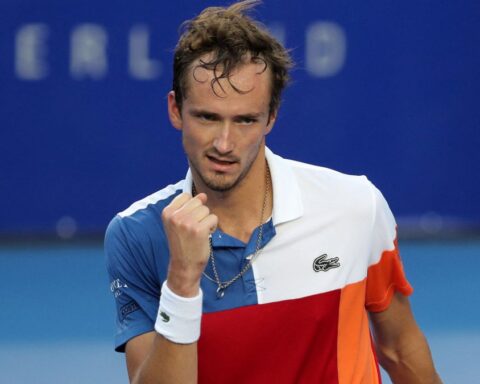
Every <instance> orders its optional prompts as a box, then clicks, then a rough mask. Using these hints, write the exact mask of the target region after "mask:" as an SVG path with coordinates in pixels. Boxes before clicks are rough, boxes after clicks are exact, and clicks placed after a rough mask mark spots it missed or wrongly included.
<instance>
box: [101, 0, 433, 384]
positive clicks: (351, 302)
mask: <svg viewBox="0 0 480 384" xmlns="http://www.w3.org/2000/svg"><path fill="white" fill-rule="evenodd" d="M256 4H257V1H242V2H239V3H235V4H233V5H231V6H229V7H213V8H207V9H205V10H204V11H203V12H201V13H200V15H198V16H197V17H195V18H194V19H193V20H190V21H188V22H187V23H186V24H185V26H184V27H185V28H184V32H183V34H182V35H181V37H180V40H179V42H178V45H177V47H176V50H175V56H174V80H173V89H172V91H170V93H169V94H168V113H169V116H170V121H171V123H172V125H173V127H175V128H176V129H178V130H179V131H181V134H182V140H183V147H184V150H185V154H186V156H187V159H188V163H189V169H188V171H187V172H186V176H185V177H184V178H183V179H182V180H181V181H179V182H178V183H176V184H172V185H169V186H166V187H165V188H163V189H161V190H160V191H158V192H155V193H153V194H152V195H150V196H148V197H146V198H145V199H143V200H140V201H138V202H136V203H134V204H133V205H132V206H130V207H129V208H128V209H126V210H125V211H123V212H121V213H119V214H118V215H117V216H116V217H115V218H114V219H113V220H112V222H111V223H110V225H109V227H108V230H107V233H106V239H105V252H106V257H107V268H108V272H109V275H110V278H111V290H112V292H113V294H114V297H115V302H116V308H117V333H116V340H115V343H116V350H117V351H121V352H125V353H126V361H127V368H128V374H129V377H130V380H131V382H133V383H148V384H152V383H168V384H172V383H208V384H212V383H213V384H214V383H221V384H226V383H248V384H252V383H253V384H255V383H277V384H282V383H285V384H294V383H306V384H311V383H322V384H333V383H341V384H347V383H348V384H352V383H363V384H374V383H380V382H381V377H380V371H379V365H378V362H379V363H380V364H381V365H382V366H383V367H384V368H385V369H386V370H387V372H388V374H389V375H390V377H391V379H392V381H393V382H394V383H402V384H405V383H408V384H415V383H440V382H441V381H440V378H439V377H438V375H437V373H436V371H435V368H434V365H433V362H432V357H431V354H430V350H429V347H428V345H427V342H426V340H425V337H424V336H423V334H422V332H421V331H420V329H419V327H418V326H417V324H416V322H415V320H414V317H413V315H412V311H411V309H410V305H409V300H408V295H410V294H411V293H412V287H411V286H410V284H409V282H408V281H407V279H406V277H405V274H404V271H403V267H402V263H401V260H400V256H399V252H398V247H397V240H396V224H395V220H394V218H393V215H392V213H391V211H390V209H389V207H388V204H387V203H386V201H385V199H384V198H383V196H382V194H381V193H380V191H379V190H378V189H377V188H375V186H373V185H372V184H371V183H370V181H369V180H368V179H367V178H366V177H364V176H350V175H345V174H342V173H339V172H336V171H333V170H330V169H327V168H323V167H319V166H314V165H309V164H305V163H300V162H296V161H291V160H287V159H284V158H282V157H280V156H279V155H276V154H274V153H273V152H272V151H271V150H270V149H268V148H267V147H266V144H265V139H266V137H267V135H268V134H269V133H270V131H271V130H272V128H273V126H274V124H275V120H276V117H277V113H278V109H279V104H280V99H281V93H282V90H283V89H284V87H285V86H286V84H287V82H288V73H289V69H290V68H291V66H292V63H291V59H290V56H289V54H288V52H287V51H286V50H285V48H284V47H282V46H281V44H279V43H278V42H277V41H276V40H275V39H274V38H273V37H272V36H271V35H270V34H269V33H268V32H267V31H266V30H265V29H264V28H263V27H261V26H260V25H259V24H258V23H257V22H255V21H254V20H253V19H252V18H251V17H250V16H248V10H250V9H251V8H252V7H254V6H255V5H256ZM292 129H295V130H299V129H301V127H292ZM370 323H371V325H372V332H371V331H370V327H369V324H370Z"/></svg>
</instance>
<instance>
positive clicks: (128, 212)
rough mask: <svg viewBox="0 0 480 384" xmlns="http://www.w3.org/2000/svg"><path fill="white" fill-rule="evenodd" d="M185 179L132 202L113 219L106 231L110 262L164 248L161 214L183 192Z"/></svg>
mask: <svg viewBox="0 0 480 384" xmlns="http://www.w3.org/2000/svg"><path fill="white" fill-rule="evenodd" d="M183 183H184V181H183V180H182V181H180V182H178V183H177V184H172V185H169V186H167V187H165V188H163V189H161V190H159V191H157V192H155V193H152V194H151V195H149V196H146V197H145V198H143V199H141V200H138V201H136V202H134V203H133V204H131V205H130V206H129V207H128V208H127V209H125V210H123V211H121V212H119V213H118V214H116V215H115V217H114V218H113V219H112V220H111V221H110V223H109V225H108V227H107V230H106V232H105V241H104V247H105V254H106V257H107V264H110V263H116V262H121V261H122V260H124V261H126V259H129V260H130V259H131V258H132V257H133V258H136V259H140V258H142V259H145V258H149V256H151V254H152V250H155V251H158V250H159V249H162V248H163V247H164V246H163V243H165V241H166V240H165V234H164V229H163V225H162V220H161V214H162V211H163V209H164V208H165V206H167V205H168V204H169V203H170V202H171V201H172V199H173V198H174V197H175V196H176V195H178V194H179V193H181V192H182V190H183Z"/></svg>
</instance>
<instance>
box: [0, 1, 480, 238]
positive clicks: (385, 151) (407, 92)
mask: <svg viewBox="0 0 480 384" xmlns="http://www.w3.org/2000/svg"><path fill="white" fill-rule="evenodd" d="M212 4H214V5H215V4H216V5H218V4H225V2H221V1H220V2H219V1H199V0H196V1H175V2H173V1H169V2H159V1H154V0H145V1H142V2H137V3H133V2H131V1H113V0H98V1H93V0H82V1H80V0H71V1H68V2H65V1H60V0H45V1H42V2H36V1H33V0H1V2H0V235H8V234H30V233H45V234H53V233H58V234H59V235H60V236H62V237H70V236H73V235H75V234H82V233H83V234H87V233H100V232H102V231H103V230H104V228H105V226H106V224H107V223H108V221H109V220H110V218H111V217H112V216H113V215H114V214H115V213H116V212H118V211H119V210H122V209H124V208H126V207H127V206H128V205H129V204H130V203H131V202H133V201H134V200H136V199H139V198H141V197H143V196H145V195H146V194H149V193H151V192H153V191H155V190H158V189H160V188H161V187H163V186H164V185H165V184H166V183H171V182H175V181H177V180H178V179H180V178H182V177H183V175H184V174H185V171H186V161H185V159H184V156H183V152H182V148H181V143H180V136H179V133H178V132H177V131H175V130H174V129H173V128H171V127H170V124H169V122H168V119H167V115H166V100H165V95H166V94H167V92H168V91H169V90H170V85H171V73H170V72H171V70H170V67H171V56H172V55H171V52H172V50H173V48H174V46H175V43H176V40H177V38H178V26H179V25H180V23H181V22H182V21H183V20H185V19H187V18H190V17H192V16H193V15H194V14H196V13H198V11H200V10H201V9H203V8H204V7H205V6H207V5H212ZM255 14H256V15H257V17H258V18H259V19H260V20H262V21H263V22H264V23H265V24H266V25H267V26H269V28H270V29H271V30H272V31H273V32H274V33H275V34H276V36H278V37H279V39H281V40H282V41H284V43H285V44H286V46H287V47H290V48H292V54H293V56H294V58H295V61H296V62H297V67H296V69H295V71H294V72H293V83H292V85H291V86H290V88H289V89H288V90H287V92H286V94H285V97H284V103H283V106H282V109H281V112H280V118H279V120H278V122H277V125H276V127H275V128H274V130H273V132H272V133H271V134H270V136H269V138H268V140H267V144H268V145H269V146H270V147H271V148H272V149H273V150H274V151H276V152H278V153H279V154H282V155H283V156H285V157H291V158H294V159H298V160H302V161H308V162H312V163H316V164H319V165H324V166H328V167H333V168H335V169H338V170H340V171H343V172H347V173H354V174H367V175H368V176H369V178H370V179H371V180H372V181H373V182H374V183H375V184H376V185H377V186H378V187H379V188H380V189H381V190H382V191H383V192H384V194H385V196H386V197H387V199H388V201H389V202H390V205H391V207H392V209H393V211H394V213H395V214H396V216H397V218H398V219H399V220H400V221H402V220H403V221H406V222H408V223H413V224H414V225H420V226H422V225H424V226H425V225H426V226H427V227H428V226H429V227H430V228H433V229H434V230H435V229H441V228H442V227H445V226H449V225H463V226H479V225H480V204H479V203H478V196H480V178H479V175H480V155H479V152H478V148H479V147H480V133H479V129H480V108H479V107H478V100H477V98H476V94H477V93H478V91H479V90H480V71H479V69H478V68H480V50H479V49H478V47H479V46H480V33H479V23H478V21H479V20H480V3H479V2H478V1H475V0H465V1H455V2H451V1H438V0H437V1H423V2H417V1H412V0H407V1H403V2H378V1H370V0H367V1H362V2H351V1H345V0H343V1H335V2H333V1H319V0H315V1H314V0H302V1H295V2H292V1H287V0H282V1H280V0H278V1H274V0H266V1H264V4H263V5H261V6H260V7H258V9H257V10H256V11H255ZM475 105H477V107H475Z"/></svg>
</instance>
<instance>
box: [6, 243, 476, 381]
mask: <svg viewBox="0 0 480 384" xmlns="http://www.w3.org/2000/svg"><path fill="white" fill-rule="evenodd" d="M401 250H402V256H403V260H404V264H405V269H406V272H407V276H408V277H409V280H410V282H411V283H412V285H413V286H414V288H415V293H414V295H413V296H412V299H411V301H412V305H413V308H414V311H415V313H416V317H417V320H418V322H419V324H420V326H421V328H422V329H423V330H424V332H425V334H426V336H427V338H428V339H429V342H430V346H431V349H432V353H433V356H434V359H435V362H436V366H437V369H438V371H439V372H440V374H441V376H442V378H443V380H444V382H445V383H453V384H455V383H480V373H479V369H478V364H479V361H480V360H479V356H480V305H479V304H480V299H479V296H480V279H479V277H478V271H479V270H480V242H478V241H471V242H469V241H462V242H453V241H450V242H446V241H445V242H404V243H403V244H402V243H401ZM0 276H1V278H0V292H1V294H0V308H1V314H0V383H12V384H26V383H28V384H30V383H35V384H44V383H45V384H46V383H48V384H52V383H61V384H69V383H71V384H74V383H82V384H83V383H89V384H95V383H99V384H100V383H101V384H104V383H116V384H122V383H127V382H128V380H127V375H126V369H125V364H124V356H123V355H121V354H117V353H115V352H114V351H113V332H114V325H113V322H114V320H113V319H114V310H113V299H112V298H111V297H110V292H109V284H108V280H107V276H106V273H105V270H104V259H103V253H102V248H101V246H100V245H92V246H61V245H51V246H46V245H45V246H36V247H28V246H26V245H25V246H24V245H18V246H15V247H12V246H8V247H7V246H2V247H0ZM384 382H385V383H390V381H389V380H388V379H385V381H384Z"/></svg>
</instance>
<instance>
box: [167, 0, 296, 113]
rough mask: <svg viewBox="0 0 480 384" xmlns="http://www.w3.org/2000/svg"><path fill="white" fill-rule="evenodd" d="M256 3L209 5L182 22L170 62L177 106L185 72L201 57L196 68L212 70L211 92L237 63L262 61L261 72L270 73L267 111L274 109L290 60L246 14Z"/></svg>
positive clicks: (254, 0) (185, 83)
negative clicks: (262, 67)
mask: <svg viewBox="0 0 480 384" xmlns="http://www.w3.org/2000/svg"><path fill="white" fill-rule="evenodd" d="M258 3H260V1H258V0H244V1H240V2H237V3H234V4H232V5H230V6H228V7H209V8H206V9H204V10H203V11H202V12H201V13H200V14H199V15H198V16H197V17H195V18H193V19H192V20H187V21H186V22H184V23H183V24H182V28H183V33H182V34H181V36H180V39H179V41H178V43H177V46H176V47H175V53H174V61H173V90H174V91H175V101H176V103H177V105H178V106H179V108H181V107H182V101H183V100H184V98H185V97H186V92H187V86H188V81H187V74H188V73H189V70H190V69H191V66H192V64H193V63H194V62H195V61H197V60H198V59H200V58H201V59H200V61H199V64H197V65H196V67H197V68H204V69H208V70H211V71H213V74H214V78H213V79H212V83H211V86H212V90H213V92H215V88H214V85H215V83H216V84H217V85H218V86H219V87H220V89H222V90H223V88H222V87H221V84H220V82H219V80H220V79H227V81H230V75H231V73H232V71H233V70H234V69H236V68H237V67H238V66H239V65H241V64H244V63H246V62H253V63H258V62H262V63H263V64H265V67H264V71H265V70H267V69H268V68H269V69H270V71H271V75H272V76H271V79H272V84H271V98H270V105H269V112H270V113H273V112H275V111H277V109H278V107H279V105H280V98H281V93H282V91H283V89H284V88H285V86H286V85H287V83H288V81H289V74H288V72H289V70H290V69H291V67H292V66H293V62H292V59H291V57H290V54H289V52H288V51H287V50H286V49H285V48H284V47H283V46H282V45H281V44H280V43H279V42H278V41H277V40H276V39H275V38H274V37H273V36H272V35H271V34H270V33H269V32H268V31H267V29H266V28H265V27H264V26H263V25H262V24H260V23H259V22H257V21H255V20H253V19H252V18H251V17H249V16H248V15H247V12H248V11H249V10H251V9H252V8H254V7H255V6H256V5H257V4H258ZM205 57H207V59H205ZM230 85H231V86H232V88H233V89H234V90H235V91H236V92H239V93H246V92H248V91H242V90H240V89H238V88H236V87H235V86H234V85H233V84H232V83H231V82H230Z"/></svg>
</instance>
